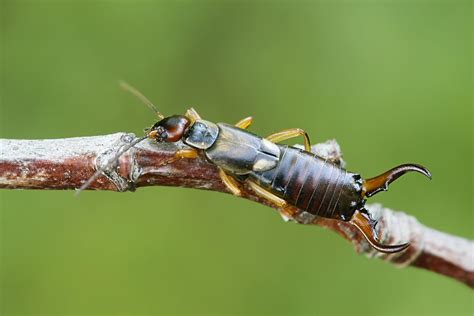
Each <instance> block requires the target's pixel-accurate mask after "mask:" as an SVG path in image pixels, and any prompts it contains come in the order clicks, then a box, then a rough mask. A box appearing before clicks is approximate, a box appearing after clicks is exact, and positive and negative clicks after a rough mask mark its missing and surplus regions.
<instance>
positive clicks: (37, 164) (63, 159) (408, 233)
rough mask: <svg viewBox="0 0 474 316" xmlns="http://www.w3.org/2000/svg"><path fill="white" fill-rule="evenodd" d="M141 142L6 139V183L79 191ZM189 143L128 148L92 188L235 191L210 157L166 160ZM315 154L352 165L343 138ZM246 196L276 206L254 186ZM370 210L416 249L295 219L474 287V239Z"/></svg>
mask: <svg viewBox="0 0 474 316" xmlns="http://www.w3.org/2000/svg"><path fill="white" fill-rule="evenodd" d="M134 139H136V138H135V136H134V135H133V134H125V133H116V134H111V135H105V136H95V137H78V138H68V139H54V140H7V139H0V149H1V154H0V188H7V189H20V188H21V189H76V188H78V187H80V186H81V184H83V183H84V182H85V181H87V179H89V178H90V177H91V176H92V175H93V174H94V172H95V170H96V169H97V168H98V167H100V166H103V165H104V164H105V165H106V164H107V163H108V161H109V160H110V158H111V157H113V156H114V154H115V153H116V152H117V151H118V150H120V148H122V147H123V146H124V145H126V144H129V143H130V142H132V141H133V140H134ZM183 147H185V145H183V144H181V143H178V144H156V143H153V142H152V141H148V140H147V141H144V142H142V143H140V144H138V145H137V146H136V147H134V148H132V149H130V150H129V151H128V152H127V153H125V154H124V155H123V156H122V157H121V158H120V159H119V161H118V162H117V164H116V165H115V166H112V167H111V168H109V169H108V170H107V171H106V172H105V173H106V175H107V176H101V177H99V178H98V179H97V180H96V181H94V182H93V183H92V184H91V186H90V187H89V189H95V190H113V191H121V192H122V191H127V190H135V188H138V187H142V186H152V185H166V186H181V187H189V188H198V189H207V190H214V191H220V192H227V191H226V188H225V186H224V185H223V184H222V183H221V181H220V179H219V176H218V171H217V169H216V167H215V166H214V165H212V164H210V163H208V162H207V161H206V160H205V159H204V158H203V157H199V158H197V159H183V160H180V161H177V162H174V163H171V164H165V165H163V163H164V162H166V161H168V160H169V159H170V158H171V157H172V156H173V155H174V153H175V152H176V150H178V149H181V148H183ZM313 151H314V152H315V153H317V154H318V155H319V156H322V157H326V158H329V159H331V160H333V161H335V162H336V163H338V164H340V165H342V164H343V163H344V162H343V160H342V156H341V151H340V149H339V145H338V144H337V143H336V142H335V141H328V142H326V143H322V144H318V145H315V146H313ZM242 196H243V197H244V198H247V199H250V200H253V201H256V202H259V203H262V204H265V205H269V204H268V202H267V201H265V200H262V199H261V198H259V197H258V196H256V195H254V194H253V193H252V191H250V190H248V189H247V188H244V190H243V195H242ZM269 206H271V207H274V206H273V205H269ZM368 209H369V211H370V212H371V213H372V215H373V217H374V218H375V219H377V220H378V221H379V224H378V225H377V228H378V230H379V232H378V233H379V236H380V238H381V240H382V242H383V243H389V244H395V243H400V242H405V241H407V240H409V241H410V242H411V246H410V247H409V248H408V249H407V250H406V251H404V252H401V253H396V254H391V255H387V254H382V253H378V252H376V251H374V250H373V249H372V248H371V247H370V246H369V245H368V244H367V243H366V241H365V239H364V238H362V236H361V235H360V233H359V232H358V231H357V230H356V229H355V228H354V227H353V226H352V225H351V224H348V223H345V222H342V221H335V220H329V219H324V218H315V217H314V216H312V215H310V214H309V213H306V212H302V211H299V210H297V209H294V211H295V215H294V216H293V218H291V220H293V221H296V222H298V223H301V224H316V225H319V226H322V227H326V228H329V229H331V230H333V231H335V232H337V233H338V234H340V235H342V236H343V237H344V238H346V239H347V240H349V241H351V242H352V244H353V245H354V247H355V249H356V251H358V252H359V253H364V254H366V255H367V256H369V257H378V258H381V259H383V260H386V261H389V262H392V263H394V264H395V265H397V266H399V267H405V266H410V265H411V266H416V267H419V268H424V269H427V270H430V271H434V272H437V273H440V274H443V275H446V276H448V277H451V278H454V279H456V280H458V281H461V282H464V283H465V284H467V285H468V286H470V287H473V288H474V260H473V256H474V242H473V241H471V240H467V239H463V238H460V237H456V236H451V235H448V234H445V233H442V232H439V231H436V230H433V229H431V228H428V227H426V226H424V225H422V224H420V223H419V222H418V221H417V220H416V219H415V218H414V217H412V216H409V215H407V214H405V213H403V212H398V211H393V210H390V209H388V208H384V207H382V206H381V205H379V204H372V205H369V206H368Z"/></svg>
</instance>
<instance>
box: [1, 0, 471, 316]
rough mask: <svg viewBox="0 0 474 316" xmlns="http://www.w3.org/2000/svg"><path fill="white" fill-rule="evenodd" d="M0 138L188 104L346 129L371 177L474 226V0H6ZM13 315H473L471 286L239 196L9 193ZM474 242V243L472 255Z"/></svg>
mask: <svg viewBox="0 0 474 316" xmlns="http://www.w3.org/2000/svg"><path fill="white" fill-rule="evenodd" d="M0 12H1V13H0V16H1V33H0V34H1V54H2V56H1V58H2V59H1V72H0V74H1V76H2V77H1V85H0V89H1V90H0V91H1V101H2V103H1V121H0V123H1V135H0V137H2V138H34V139H38V138H61V137H72V136H87V135H99V134H108V133H113V132H117V131H128V132H135V133H137V134H141V133H142V129H143V128H144V127H147V126H150V125H151V124H152V123H153V120H154V117H153V116H152V115H151V114H150V112H149V111H148V110H147V109H146V108H145V107H144V106H143V105H142V104H140V103H139V101H137V100H136V99H134V98H133V97H132V96H130V95H127V94H126V93H124V92H122V91H120V89H119V88H118V86H117V80H119V79H125V80H127V81H128V82H130V83H131V84H133V85H135V86H136V87H138V88H139V89H140V90H141V91H142V92H143V93H144V94H145V95H146V96H148V97H149V98H150V99H151V100H153V102H154V103H155V104H156V105H157V106H158V107H159V109H160V110H161V111H162V112H163V113H165V114H176V113H184V111H185V109H186V108H187V107H189V106H190V105H192V106H195V107H196V109H197V110H198V111H199V112H200V113H201V114H202V115H203V116H204V117H205V118H206V119H208V120H211V121H224V122H229V123H232V122H236V121H238V120H239V119H241V118H243V117H245V116H248V115H252V116H254V120H255V121H254V125H253V126H252V128H251V130H252V131H254V132H256V133H258V134H261V135H267V134H270V133H272V132H275V131H277V130H281V129H284V128H289V127H301V128H304V129H306V130H307V131H308V132H309V133H310V135H311V136H312V140H313V142H320V141H324V140H326V139H329V138H335V139H337V140H338V142H339V143H340V145H341V146H342V149H343V152H344V157H345V159H346V161H347V162H348V168H349V169H351V170H354V171H358V172H360V173H362V175H365V176H373V175H376V174H378V173H379V172H381V171H384V170H386V169H388V168H390V167H392V166H394V165H396V164H399V163H403V162H418V163H422V164H424V165H426V166H428V167H429V168H430V170H431V171H432V173H433V175H434V178H433V181H431V182H429V181H426V179H424V178H423V177H421V176H415V175H410V176H407V177H405V178H403V179H402V180H400V181H399V182H397V183H396V184H394V185H393V186H392V187H391V190H390V192H388V193H384V194H380V195H377V197H375V198H373V199H372V202H382V203H383V204H384V205H386V206H389V207H391V208H394V209H400V210H405V211H407V212H409V213H410V214H413V215H414V216H416V217H417V218H418V219H419V220H420V221H421V222H423V223H424V224H426V225H428V226H430V227H433V228H436V229H439V230H442V231H446V232H448V233H451V234H455V235H459V236H463V237H467V238H471V239H472V238H474V232H473V215H472V214H473V208H472V193H473V190H472V189H473V188H472V174H473V170H472V165H473V155H472V148H473V139H472V136H473V132H472V123H473V120H472V57H473V55H472V29H473V26H472V2H471V1H439V2H437V1H319V2H316V1H315V2H309V1H308V2H294V1H291V2H290V1H288V2H284V1H274V2H271V1H260V2H253V1H232V2H218V1H206V2H204V1H199V2H191V1H179V2H165V1H154V2H152V1H147V2H145V1H116V2H113V1H67V2H66V1H64V2H61V1H5V0H1V7H0ZM0 199H1V210H0V215H1V217H0V218H1V230H0V232H1V257H0V260H1V261H0V264H1V265H0V273H1V274H0V278H1V279H0V282H1V284H0V289H1V301H0V314H1V315H106V314H108V315H112V314H115V315H146V314H163V315H193V314H207V315H239V314H254V315H262V314H271V315H276V314H278V315H422V314H424V315H472V314H473V313H474V307H473V297H474V296H473V294H472V290H471V289H469V288H468V287H467V286H465V285H463V284H461V283H458V282H455V281H454V280H452V279H448V278H446V277H443V276H441V275H437V274H434V273H431V272H428V271H425V270H420V269H415V268H407V269H396V268H395V267H394V266H393V265H390V264H387V263H384V262H383V261H381V260H369V259H367V258H366V257H364V256H361V255H357V254H356V253H355V252H354V251H353V249H352V247H351V245H350V244H349V243H347V242H346V241H344V240H343V239H342V238H340V237H339V236H337V235H336V234H334V233H332V232H329V231H327V230H324V229H321V228H317V227H305V226H300V225H294V224H288V223H284V222H283V221H282V220H281V219H280V217H279V216H278V215H277V214H276V213H275V212H274V211H272V210H271V209H269V208H266V207H264V206H262V205H258V204H255V203H252V202H249V201H246V200H243V199H238V198H234V197H232V196H230V195H227V194H220V193H215V192H206V191H198V190H186V189H179V188H165V187H151V188H143V189H140V190H138V191H137V192H135V193H133V194H132V193H126V194H118V193H113V192H85V193H84V194H82V195H81V196H80V197H79V198H75V197H74V196H73V194H72V192H71V191H64V192H60V191H2V192H0ZM471 255H472V254H471Z"/></svg>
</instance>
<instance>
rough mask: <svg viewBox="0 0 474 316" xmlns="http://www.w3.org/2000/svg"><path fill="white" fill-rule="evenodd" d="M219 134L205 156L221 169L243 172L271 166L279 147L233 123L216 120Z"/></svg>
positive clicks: (266, 168)
mask: <svg viewBox="0 0 474 316" xmlns="http://www.w3.org/2000/svg"><path fill="white" fill-rule="evenodd" d="M217 126H218V127H219V135H218V137H217V139H216V141H215V143H214V145H212V146H211V147H209V148H208V149H206V151H205V153H206V157H207V158H208V159H209V160H210V161H211V162H212V163H214V164H216V165H217V166H219V167H221V168H223V169H224V170H225V171H227V172H229V173H232V174H235V175H245V174H249V173H250V172H252V171H265V170H269V169H272V168H275V167H276V166H277V165H278V162H279V159H280V149H279V147H278V146H277V145H275V144H274V143H272V142H270V141H268V140H266V139H264V138H262V137H260V136H257V135H255V134H252V133H250V132H248V131H246V130H243V129H240V128H237V127H235V126H232V125H229V124H224V123H218V124H217Z"/></svg>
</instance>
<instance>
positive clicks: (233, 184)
mask: <svg viewBox="0 0 474 316" xmlns="http://www.w3.org/2000/svg"><path fill="white" fill-rule="evenodd" d="M219 176H220V177H221V180H222V182H224V184H225V186H226V187H227V189H228V190H229V191H230V192H232V194H233V195H237V196H240V194H241V192H240V189H239V184H238V183H237V181H236V180H235V179H234V178H232V177H231V176H229V175H228V174H227V173H225V171H224V170H223V169H222V168H220V167H219Z"/></svg>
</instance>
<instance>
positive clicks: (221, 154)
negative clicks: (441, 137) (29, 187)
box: [79, 83, 431, 253]
mask: <svg viewBox="0 0 474 316" xmlns="http://www.w3.org/2000/svg"><path fill="white" fill-rule="evenodd" d="M122 87H123V88H125V89H126V90H128V91H130V92H132V93H133V94H135V95H136V96H137V97H139V98H140V99H141V100H142V101H144V103H145V104H147V105H148V106H149V107H150V108H151V109H152V110H153V111H154V112H155V113H156V114H157V115H158V117H159V119H160V120H159V121H158V122H157V123H156V124H154V125H153V126H152V127H151V128H150V129H149V130H148V131H147V133H146V135H145V137H142V138H139V139H137V140H135V141H134V142H132V143H131V144H129V145H128V146H126V147H125V148H123V149H122V150H121V151H120V152H119V153H117V155H116V156H115V157H114V158H113V159H112V161H113V160H116V159H118V157H120V155H122V154H123V153H124V152H126V151H127V150H128V149H130V148H131V147H133V146H135V145H136V144H137V143H138V142H140V141H143V140H144V139H147V138H149V139H153V140H155V141H157V142H159V143H162V142H178V141H182V142H183V143H185V144H186V145H188V146H189V148H187V149H182V150H179V151H177V152H176V154H175V157H174V160H177V159H181V158H190V159H192V158H196V157H197V156H198V153H199V152H202V153H203V154H204V156H205V157H206V158H207V159H208V160H209V161H210V162H211V163H213V164H215V165H216V166H217V167H218V168H219V174H220V177H221V179H222V181H223V183H224V184H225V185H226V187H227V188H228V189H229V191H230V192H232V193H233V194H234V195H240V192H241V189H240V185H241V183H246V184H248V186H249V187H250V188H251V189H252V190H253V191H254V192H255V193H256V194H257V195H259V196H261V197H262V198H264V199H266V200H268V201H270V202H271V203H273V204H275V205H276V206H278V207H279V208H280V209H281V210H282V211H283V212H284V211H285V208H286V209H288V208H290V207H297V208H299V209H301V210H303V211H305V212H308V213H310V214H313V215H315V216H322V217H326V218H332V219H337V220H342V221H349V222H350V223H352V224H353V225H354V226H355V227H357V228H358V229H359V230H360V231H361V232H362V234H363V235H364V237H365V238H366V239H367V241H368V242H369V244H370V245H371V246H372V247H374V248H375V249H376V250H378V251H380V252H385V253H393V252H399V251H402V250H404V249H405V248H407V247H408V246H409V244H408V243H404V244H400V245H383V244H381V243H380V241H379V240H378V238H377V234H376V231H375V225H376V221H374V220H373V219H372V218H371V217H370V214H369V212H368V211H367V210H366V209H365V208H364V204H365V201H366V198H368V197H371V196H372V195H374V194H376V193H378V192H380V191H385V190H387V187H388V185H389V184H390V183H391V182H392V181H394V180H396V179H397V178H398V177H400V176H401V175H403V174H404V173H406V172H409V171H416V172H419V173H421V174H423V175H425V176H426V177H428V178H431V174H430V172H429V171H428V170H427V169H426V168H424V167H422V166H420V165H417V164H403V165H400V166H397V167H395V168H393V169H390V170H389V171H387V172H385V173H383V174H381V175H379V176H377V177H374V178H370V179H365V180H364V179H363V178H362V177H361V176H360V175H359V174H357V173H351V172H348V171H346V170H345V169H343V168H341V167H339V166H337V165H335V164H333V163H332V162H331V161H328V160H325V159H323V158H321V157H318V156H317V155H315V154H314V153H312V152H311V145H310V141H309V137H308V135H307V134H306V132H305V131H303V130H302V129H298V128H294V129H287V130H284V131H281V132H278V133H275V134H272V135H270V136H267V137H265V138H263V137H260V136H258V135H255V134H252V133H250V132H249V131H247V128H248V127H249V126H250V124H251V123H252V118H251V117H247V118H245V119H243V120H241V121H239V122H238V123H237V124H235V125H229V124H225V123H212V122H209V121H206V120H203V119H201V117H200V116H199V114H198V113H197V112H196V111H195V110H194V109H192V108H191V109H189V110H188V111H187V112H186V114H185V115H173V116H168V117H164V116H163V115H162V114H161V113H159V112H158V110H157V109H156V107H155V106H154V105H153V104H152V103H151V102H150V101H148V100H147V99H146V98H145V97H144V96H143V95H142V94H140V93H139V92H138V91H137V90H135V89H134V88H133V87H131V86H129V85H127V84H125V83H122ZM298 136H303V138H304V150H303V149H299V148H296V147H292V146H287V145H279V144H277V143H278V142H281V141H284V140H287V139H290V138H294V137H298ZM104 170H105V168H104V169H99V170H97V172H96V173H95V174H94V176H93V177H91V178H90V179H89V180H88V181H87V182H86V183H84V185H83V186H82V187H81V188H80V189H79V192H80V191H82V190H83V189H85V188H87V187H88V186H89V185H90V184H91V183H92V182H93V181H94V180H95V179H96V178H97V177H98V176H99V175H100V174H101V173H102V172H103V171H104Z"/></svg>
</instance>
